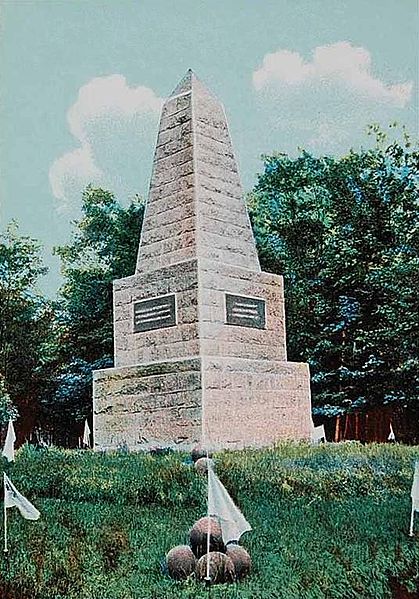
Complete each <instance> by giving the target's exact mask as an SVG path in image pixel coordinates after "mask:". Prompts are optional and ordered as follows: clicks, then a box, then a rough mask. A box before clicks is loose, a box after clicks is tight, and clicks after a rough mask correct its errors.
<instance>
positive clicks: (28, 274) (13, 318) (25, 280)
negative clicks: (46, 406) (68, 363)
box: [0, 223, 54, 435]
mask: <svg viewBox="0 0 419 599" xmlns="http://www.w3.org/2000/svg"><path fill="white" fill-rule="evenodd" d="M45 272H46V268H45V267H44V266H43V265H42V259H41V257H40V246H39V244H38V243H37V242H36V241H34V240H33V239H30V238H29V237H24V236H21V235H19V231H18V227H17V225H16V223H12V224H10V225H9V226H8V227H7V229H6V231H5V232H4V233H2V234H1V235H0V375H1V377H2V378H1V381H2V389H1V390H0V395H2V396H3V398H4V400H5V401H6V404H8V405H9V400H11V402H12V403H13V404H14V405H15V406H16V407H17V409H18V411H19V414H20V416H21V417H22V420H21V421H20V427H19V430H20V432H21V434H22V435H24V434H25V432H28V431H29V430H30V429H31V428H32V424H33V423H34V422H35V420H36V417H37V412H38V406H39V401H40V398H41V396H42V393H43V388H44V386H45V380H46V379H47V377H48V374H47V371H46V362H47V357H48V353H49V351H50V348H51V343H52V334H53V319H54V309H53V305H52V304H51V303H50V302H48V301H46V300H45V299H44V298H43V297H42V295H41V294H40V293H39V291H37V287H36V286H37V282H38V278H39V277H40V276H41V275H43V274H44V273H45ZM8 398H9V399H8ZM6 411H7V410H6ZM11 415H12V416H13V414H11ZM31 423H32V424H31Z"/></svg>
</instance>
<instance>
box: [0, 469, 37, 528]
mask: <svg viewBox="0 0 419 599" xmlns="http://www.w3.org/2000/svg"><path fill="white" fill-rule="evenodd" d="M4 506H5V507H6V508H9V507H15V506H16V507H17V509H18V510H19V512H20V513H21V514H22V516H23V517H24V518H26V520H38V518H39V516H40V513H39V512H38V510H37V509H36V507H35V506H33V505H32V504H31V502H30V501H28V500H27V499H26V497H24V496H23V495H22V493H19V491H18V490H17V489H16V487H15V486H14V485H13V483H12V481H11V480H10V478H9V477H8V476H7V475H6V473H4Z"/></svg>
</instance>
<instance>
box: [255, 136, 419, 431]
mask: <svg viewBox="0 0 419 599" xmlns="http://www.w3.org/2000/svg"><path fill="white" fill-rule="evenodd" d="M373 132H375V133H376V134H377V142H378V143H377V145H376V147H375V148H374V149H371V150H364V151H360V152H353V151H352V152H350V153H349V154H348V155H347V156H345V157H343V158H339V159H335V158H331V157H321V158H315V157H313V156H311V155H310V154H308V153H307V152H302V153H301V155H300V156H299V157H298V158H296V159H292V158H289V157H288V156H286V155H283V154H276V155H273V156H268V157H265V161H264V162H265V164H264V166H265V170H264V173H262V174H261V175H260V176H259V179H258V183H257V184H256V186H255V189H254V191H253V193H252V195H251V197H250V201H249V204H250V210H251V218H252V222H253V226H254V231H255V236H256V239H257V243H258V248H259V252H260V257H261V262H262V264H263V266H264V268H266V269H269V270H271V271H273V272H279V273H283V274H284V278H285V289H286V303H287V318H288V326H287V330H288V336H289V338H288V343H289V357H290V359H294V360H302V361H308V362H309V364H310V368H311V373H312V383H313V399H314V408H315V409H314V413H315V414H318V415H331V414H339V413H344V412H345V411H353V410H355V409H360V408H366V407H371V406H380V405H384V404H393V405H398V406H410V408H411V409H415V410H416V409H417V408H418V391H419V360H418V357H417V356H418V341H419V318H418V314H419V302H418V295H417V288H418V282H419V280H418V272H419V271H418V266H419V226H418V225H419V218H418V207H419V206H418V188H419V172H418V169H419V166H418V165H419V153H418V151H417V149H415V148H413V147H412V145H411V142H410V140H409V138H408V137H407V136H405V138H404V139H403V140H402V141H398V140H395V141H392V142H389V141H388V140H387V138H386V137H385V136H384V135H383V134H382V133H381V132H380V131H379V130H378V129H377V128H375V129H373ZM415 289H416V291H415ZM418 434H419V431H418Z"/></svg>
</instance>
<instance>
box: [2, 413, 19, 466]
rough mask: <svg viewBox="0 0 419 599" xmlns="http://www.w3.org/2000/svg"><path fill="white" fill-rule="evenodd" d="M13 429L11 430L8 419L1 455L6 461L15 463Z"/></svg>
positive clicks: (10, 421)
mask: <svg viewBox="0 0 419 599" xmlns="http://www.w3.org/2000/svg"><path fill="white" fill-rule="evenodd" d="M15 441H16V435H15V429H14V428H13V422H12V420H11V419H10V420H9V425H8V427H7V434H6V441H5V443H4V448H3V453H2V455H3V456H4V457H5V458H7V459H8V461H9V462H14V461H15Z"/></svg>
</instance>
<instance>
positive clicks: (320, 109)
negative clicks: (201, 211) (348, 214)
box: [0, 0, 419, 293]
mask: <svg viewBox="0 0 419 599" xmlns="http://www.w3.org/2000/svg"><path fill="white" fill-rule="evenodd" d="M0 11H1V13H0V14H1V29H2V31H1V34H2V35H1V42H0V47H1V48H0V50H1V51H0V68H1V73H2V79H1V96H0V152H1V153H0V168H1V178H0V219H1V220H0V227H1V228H3V227H4V226H5V225H6V223H7V222H9V221H10V220H11V219H12V218H14V219H16V220H17V221H18V222H19V224H20V228H21V232H22V233H24V234H28V235H31V236H33V237H35V238H37V239H39V240H40V241H41V242H42V243H43V244H44V246H45V258H46V262H47V264H48V265H49V266H50V269H51V272H50V274H49V275H48V278H47V279H46V281H45V283H43V288H44V289H45V290H47V291H48V292H49V293H53V292H54V291H55V289H56V287H57V285H58V283H59V276H58V268H59V265H58V261H57V259H56V258H53V257H51V248H52V246H54V245H57V244H63V243H65V242H66V241H67V240H68V238H69V233H70V222H71V220H73V219H74V218H77V216H78V215H79V207H80V196H81V190H82V189H83V187H84V186H85V185H86V184H87V183H89V182H90V181H91V182H93V183H94V184H96V185H101V186H103V187H105V188H108V189H111V190H112V191H114V192H115V193H116V195H117V196H118V197H119V198H120V200H121V201H122V202H124V203H126V202H127V201H128V199H129V198H130V197H131V196H133V195H134V193H140V194H141V195H143V196H146V194H147V188H148V182H149V177H150V169H151V161H152V156H153V150H154V142H155V136H156V132H157V123H158V114H159V110H160V106H161V102H162V99H163V98H164V97H165V96H166V95H168V94H169V93H170V91H171V89H173V88H174V87H175V85H176V83H177V82H178V80H179V79H180V78H181V77H182V76H183V74H184V73H185V71H186V70H187V69H188V68H192V69H194V71H195V72H196V73H197V75H198V76H199V77H200V78H201V79H202V80H203V81H204V82H205V83H206V84H207V85H208V87H209V88H210V89H211V90H212V91H213V92H214V93H215V94H216V95H217V96H218V97H219V98H220V100H221V101H222V102H223V104H224V106H225V108H226V112H227V116H228V120H229V125H230V131H231V135H232V139H233V143H234V147H235V151H236V156H237V159H238V162H239V166H240V171H241V175H242V181H243V185H244V189H245V190H249V189H250V188H251V186H252V184H253V183H254V181H255V176H256V173H257V172H259V171H260V170H261V168H262V163H261V161H260V155H261V154H262V153H269V152H271V151H275V150H277V151H282V152H288V153H290V154H295V153H296V151H297V148H298V147H305V148H307V149H309V150H311V151H312V152H314V153H316V154H322V153H332V154H342V153H345V152H346V151H347V150H348V149H349V148H350V147H354V148H358V147H360V146H361V145H364V146H365V145H368V144H369V143H370V140H369V138H367V136H366V135H365V128H366V125H367V124H368V123H370V122H377V121H378V122H381V123H382V124H383V126H386V125H387V124H389V123H390V122H392V121H394V120H397V121H398V122H400V123H404V124H406V125H407V127H408V129H409V130H410V131H411V132H412V134H414V135H417V133H418V33H419V32H418V3H417V0H401V1H400V0H368V1H366V0H273V1H271V0H260V1H259V2H257V1H256V0H223V1H219V0H212V1H209V0H176V1H173V0H172V1H168V0H145V1H142V0H118V1H116V0H115V1H111V0H106V1H105V0H100V1H99V0H32V1H31V0H25V1H23V0H3V1H2V2H1V3H0Z"/></svg>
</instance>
